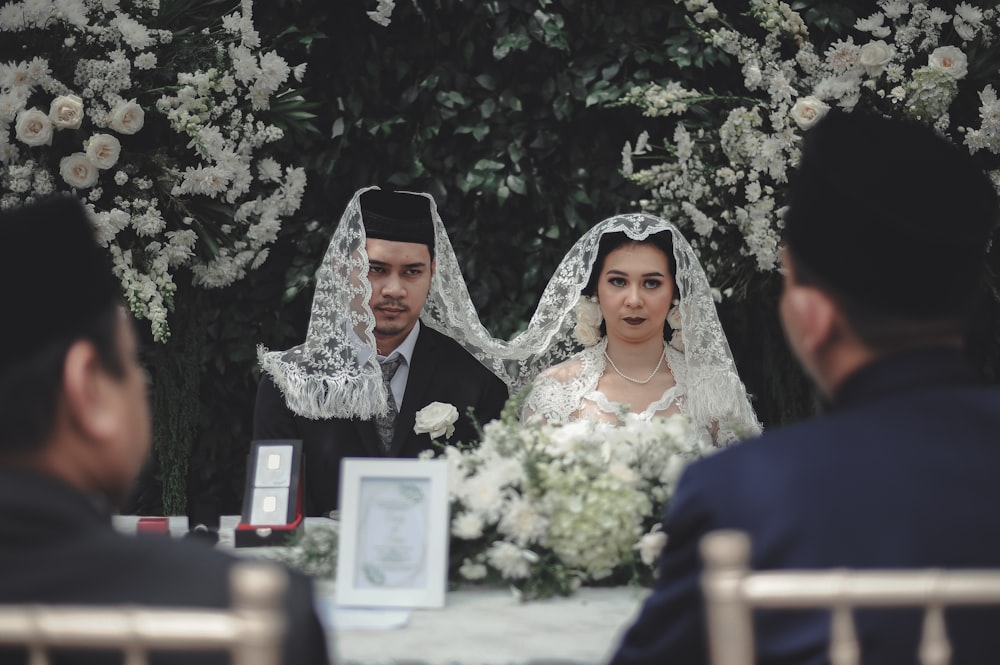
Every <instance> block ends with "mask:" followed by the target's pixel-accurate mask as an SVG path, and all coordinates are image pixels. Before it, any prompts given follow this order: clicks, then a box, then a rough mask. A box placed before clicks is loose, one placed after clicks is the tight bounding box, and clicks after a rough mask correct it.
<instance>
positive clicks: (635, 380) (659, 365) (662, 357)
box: [604, 345, 667, 386]
mask: <svg viewBox="0 0 1000 665" xmlns="http://www.w3.org/2000/svg"><path fill="white" fill-rule="evenodd" d="M666 351H667V347H666V346H665V345H664V347H663V353H661V354H660V362H658V363H656V367H654V368H653V372H652V374H650V375H649V376H647V377H646V378H645V380H642V379H633V378H632V377H631V376H628V375H627V374H623V373H622V371H621V370H620V369H618V365H616V364H615V361H614V360H612V359H611V356H609V355H608V349H607V348H605V349H604V357H605V358H607V360H608V362H609V363H611V369H613V370H615V372H616V373H617V374H618V376H620V377H622V378H623V379H625V380H626V381H631V382H632V383H638V384H639V385H640V386H644V385H646V384H647V383H649V382H650V381H652V380H653V377H654V376H656V373H657V372H659V371H660V367H662V366H663V359H664V358H666V357H667V353H666Z"/></svg>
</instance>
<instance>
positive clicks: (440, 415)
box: [413, 402, 458, 439]
mask: <svg viewBox="0 0 1000 665" xmlns="http://www.w3.org/2000/svg"><path fill="white" fill-rule="evenodd" d="M457 420H458V409H456V408H455V407H454V406H453V405H451V404H447V403H445V402H431V403H430V404H428V405H427V406H425V407H424V408H422V409H420V410H419V411H417V416H416V422H415V423H414V425H413V431H414V432H415V433H416V434H425V433H426V434H430V435H431V438H432V439H436V438H438V437H439V436H442V435H443V436H444V438H446V439H447V438H448V437H450V436H451V435H452V434H454V433H455V421H457Z"/></svg>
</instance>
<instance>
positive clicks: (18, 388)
mask: <svg viewBox="0 0 1000 665" xmlns="http://www.w3.org/2000/svg"><path fill="white" fill-rule="evenodd" d="M120 316H122V313H121V311H120V309H119V306H114V307H109V308H106V309H105V311H103V312H101V313H100V314H99V315H97V316H96V317H95V318H94V319H93V320H92V321H91V322H90V324H89V325H88V326H87V327H86V329H85V330H84V331H83V332H81V333H79V334H77V335H74V336H67V337H64V338H61V339H58V340H55V341H51V342H49V343H47V344H46V345H45V346H43V347H42V348H39V349H35V350H33V351H32V352H31V353H29V354H27V355H26V356H24V357H23V358H19V359H18V360H17V361H15V362H13V363H10V364H8V365H7V366H6V367H5V368H4V369H3V372H2V373H0V457H2V456H5V455H10V454H14V455H17V454H23V453H31V452H34V451H36V450H39V449H41V447H42V445H43V444H44V443H45V442H46V441H47V440H48V438H49V436H51V434H52V430H53V427H54V425H55V411H56V404H57V403H58V400H59V394H60V392H61V391H62V382H63V367H64V364H65V361H66V354H67V352H68V351H69V349H70V347H71V346H72V345H73V344H75V343H76V342H78V341H80V340H87V341H89V342H91V343H92V344H93V345H94V348H95V349H96V351H97V357H98V360H99V361H100V363H101V365H102V366H103V367H104V368H105V369H106V370H107V371H108V372H109V373H110V374H111V375H112V376H114V377H115V378H119V379H121V378H124V376H125V364H124V362H123V360H124V359H123V358H122V352H121V346H120V342H121V340H119V339H118V318H119V317H120Z"/></svg>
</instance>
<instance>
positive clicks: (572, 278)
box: [522, 214, 761, 445]
mask: <svg viewBox="0 0 1000 665" xmlns="http://www.w3.org/2000/svg"><path fill="white" fill-rule="evenodd" d="M574 291H575V293H577V294H580V295H579V298H578V300H577V302H576V305H575V307H571V308H567V307H565V306H564V307H561V308H555V307H554V306H553V303H554V302H555V301H556V300H558V299H559V298H560V297H562V298H564V299H565V298H568V297H571V294H572V293H573V292H574ZM547 309H554V310H555V312H554V314H546V310H547ZM560 319H561V320H560ZM538 320H541V321H544V322H546V323H547V327H549V328H550V329H552V330H553V331H556V330H558V331H560V333H559V334H554V335H553V337H552V340H551V343H550V345H549V348H548V350H547V352H546V353H545V354H544V355H547V356H548V357H549V358H550V359H552V360H558V359H559V358H560V356H562V357H565V356H567V355H569V353H568V351H569V350H570V349H575V348H579V347H580V346H583V350H582V351H579V352H577V353H574V354H572V355H569V357H568V359H566V360H564V361H562V362H557V363H556V364H553V365H552V366H551V367H549V368H547V369H544V370H543V371H541V372H540V374H539V375H538V376H537V378H535V380H534V381H533V383H532V387H531V390H530V392H528V394H527V397H526V398H525V402H524V405H523V410H522V419H524V420H526V419H528V418H533V417H534V418H542V419H544V420H546V421H549V422H568V421H571V420H579V419H587V420H594V421H599V422H605V423H612V424H614V423H619V422H620V420H621V417H622V415H623V414H624V413H627V412H631V413H634V414H637V415H638V417H640V418H646V419H648V418H652V417H654V416H662V415H669V414H673V413H682V414H684V415H686V416H687V417H688V418H689V419H690V420H691V421H692V422H693V424H695V425H696V426H697V427H699V428H702V430H701V431H702V432H703V433H704V435H705V436H710V437H711V439H712V442H713V443H714V444H715V445H725V444H729V443H732V442H734V441H737V440H739V439H742V438H745V437H747V436H751V435H754V434H757V433H759V432H760V429H761V428H760V423H759V422H758V421H757V418H756V416H755V414H754V412H753V408H752V407H751V406H750V402H749V400H748V398H747V395H746V390H745V388H744V386H743V383H742V382H741V381H740V379H739V376H738V374H737V372H736V367H735V365H734V363H733V359H732V354H731V352H730V350H729V344H728V342H727V341H726V337H725V334H724V333H723V331H722V326H721V325H720V323H719V319H718V315H717V313H716V310H715V303H714V301H713V299H712V295H711V290H710V288H709V285H708V280H707V278H706V276H705V273H704V271H703V270H702V268H701V265H700V263H699V262H698V260H697V257H696V256H695V254H694V251H693V249H692V248H691V246H690V245H689V244H688V243H687V241H686V240H685V239H684V237H683V236H682V235H681V234H680V232H679V231H678V230H677V228H676V227H675V226H674V225H673V224H671V223H670V222H667V221H665V220H662V219H659V218H657V217H653V216H651V215H645V214H631V215H618V216H615V217H611V218H609V219H606V220H604V221H603V222H601V223H599V224H598V225H597V226H595V227H594V228H592V229H591V230H590V231H588V232H587V233H586V234H585V235H584V236H583V237H582V238H580V240H579V241H578V242H577V243H576V244H575V245H574V246H573V248H572V249H571V250H570V251H569V253H568V254H567V255H566V257H565V258H564V259H563V261H562V262H561V263H560V265H559V267H558V268H557V269H556V273H555V275H554V276H553V278H552V280H551V281H550V283H549V286H548V287H546V290H545V292H544V294H543V297H542V301H541V302H540V304H539V310H538V312H536V315H535V317H533V319H532V324H533V325H535V324H538ZM571 323H572V332H571V333H570V329H571V326H570V324H571ZM529 328H530V326H529ZM570 337H571V339H570Z"/></svg>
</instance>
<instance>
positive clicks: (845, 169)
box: [785, 113, 998, 344]
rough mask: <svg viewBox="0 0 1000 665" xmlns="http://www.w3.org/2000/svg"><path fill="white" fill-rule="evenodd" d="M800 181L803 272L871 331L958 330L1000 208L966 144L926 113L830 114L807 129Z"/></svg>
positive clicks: (794, 222)
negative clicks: (938, 128) (900, 117)
mask: <svg viewBox="0 0 1000 665" xmlns="http://www.w3.org/2000/svg"><path fill="white" fill-rule="evenodd" d="M791 185H792V187H791V200H790V204H789V208H788V211H787V213H786V216H785V241H786V243H787V246H788V248H789V250H790V252H791V254H792V258H793V261H794V265H795V269H796V277H797V278H798V279H799V281H806V282H809V281H815V282H816V283H817V285H819V286H822V287H824V288H825V289H826V290H828V291H829V292H830V293H831V295H833V296H835V297H836V298H837V299H838V301H839V302H840V303H841V304H842V305H843V306H844V311H845V314H846V315H847V316H848V318H849V319H850V320H851V322H852V324H857V325H856V327H858V328H859V330H858V333H859V335H861V337H862V338H863V339H866V341H878V340H877V338H879V337H880V333H883V332H884V333H885V337H886V339H887V340H889V338H895V339H896V341H904V342H905V341H906V340H905V339H900V338H901V337H902V338H905V336H906V334H907V333H906V331H907V330H909V331H918V330H920V329H921V327H925V328H927V329H928V330H929V329H933V328H935V327H937V328H938V329H946V328H947V327H948V326H951V327H952V330H953V331H954V332H959V331H961V328H962V325H963V321H964V319H965V318H966V316H967V315H968V313H969V310H970V307H971V305H972V303H973V302H974V299H975V296H976V292H977V285H978V280H979V278H980V274H981V271H982V268H983V264H984V261H985V258H986V252H987V247H988V244H989V238H990V235H991V233H992V230H993V227H994V226H995V224H996V222H997V218H998V210H997V194H996V191H995V190H994V188H993V185H992V183H991V182H990V180H989V179H988V178H987V177H986V175H985V174H984V173H983V172H982V170H980V169H979V168H978V167H977V166H976V164H975V163H974V162H973V160H972V158H971V157H969V155H968V154H966V153H965V152H963V151H962V150H961V149H959V148H958V147H956V146H954V145H952V144H951V143H949V142H948V141H947V140H945V139H944V138H942V137H940V136H939V135H937V134H936V133H935V132H934V131H933V130H932V129H931V128H929V127H926V126H924V125H921V124H916V123H908V122H902V121H894V120H887V119H884V118H880V117H875V116H868V115H863V114H861V113H851V114H844V113H830V114H829V115H827V116H826V117H825V118H824V119H823V120H822V121H820V122H819V123H817V124H816V125H815V126H814V127H813V128H812V129H810V130H809V131H808V132H807V134H806V135H805V139H804V143H803V148H802V159H801V163H800V165H799V168H798V170H797V172H796V173H795V175H794V179H793V180H792V183H791ZM917 334H919V333H917ZM889 342H890V344H892V343H894V342H893V341H892V340H889Z"/></svg>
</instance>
